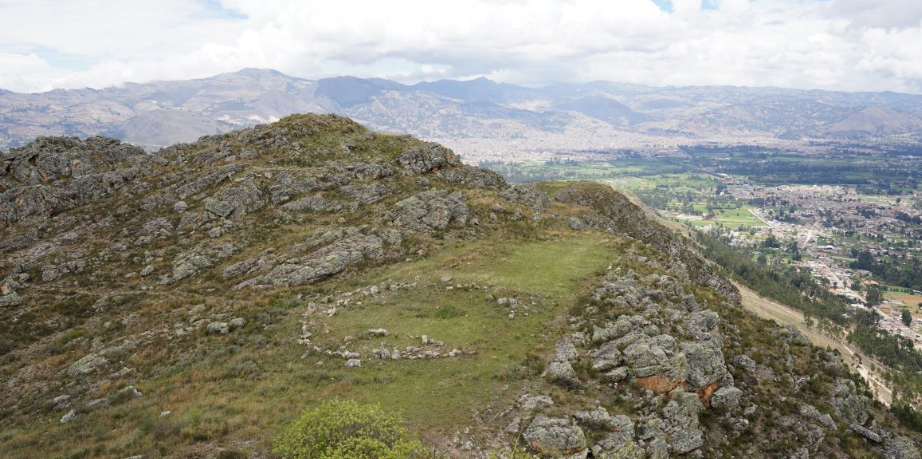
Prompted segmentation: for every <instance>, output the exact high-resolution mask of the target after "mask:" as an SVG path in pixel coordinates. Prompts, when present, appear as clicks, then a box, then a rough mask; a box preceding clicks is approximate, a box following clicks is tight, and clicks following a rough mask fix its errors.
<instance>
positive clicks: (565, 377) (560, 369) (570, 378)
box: [544, 361, 580, 387]
mask: <svg viewBox="0 0 922 459" xmlns="http://www.w3.org/2000/svg"><path fill="white" fill-rule="evenodd" d="M544 377H545V378H547V379H548V381H551V382H553V383H555V384H559V385H562V386H565V387H575V386H578V385H579V384H580V381H579V376H577V375H576V370H574V369H573V365H571V364H570V362H558V361H553V362H551V363H550V364H549V365H548V366H547V369H546V370H544Z"/></svg>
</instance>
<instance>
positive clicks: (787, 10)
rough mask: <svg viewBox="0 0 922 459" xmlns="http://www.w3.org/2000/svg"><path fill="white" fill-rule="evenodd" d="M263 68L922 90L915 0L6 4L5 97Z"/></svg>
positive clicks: (323, 73)
mask: <svg viewBox="0 0 922 459" xmlns="http://www.w3.org/2000/svg"><path fill="white" fill-rule="evenodd" d="M248 67H255V68H270V69H275V70H279V71H281V72H284V73H287V74H289V75H293V76H298V77H303V78H309V79H318V78H324V77H330V76H340V75H352V76H359V77H379V78H388V79H392V80H396V81H401V82H404V83H413V82H417V81H422V80H436V79H442V78H452V79H471V78H478V77H487V78H490V79H492V80H495V81H501V82H507V83H515V84H521V85H528V86H539V85H545V84H550V83H556V82H586V81H593V80H608V81H618V82H627V83H642V84H648V85H654V86H667V85H675V86H685V85H736V86H778V87H788V88H800V89H827V90H845V91H897V92H910V93H922V0H463V1H461V0H387V1H381V0H377V1H376V0H333V1H331V0H323V1H315V0H301V1H298V0H294V1H293V0H288V1H282V0H0V88H3V89H7V90H12V91H17V92H42V91H48V90H52V89H57V88H68V89H69V88H83V87H91V88H103V87H108V86H115V85H119V84H123V83H125V82H142V83H143V82H146V81H152V80H175V79H189V78H204V77H208V76H212V75H215V74H218V73H224V72H233V71H237V70H240V69H242V68H248Z"/></svg>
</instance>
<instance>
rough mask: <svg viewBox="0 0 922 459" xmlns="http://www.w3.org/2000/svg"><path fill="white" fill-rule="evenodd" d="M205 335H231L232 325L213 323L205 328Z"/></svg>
mask: <svg viewBox="0 0 922 459" xmlns="http://www.w3.org/2000/svg"><path fill="white" fill-rule="evenodd" d="M205 333H207V334H209V335H226V334H228V333H230V325H229V324H228V323H227V322H212V323H210V324H208V326H207V327H206V328H205Z"/></svg>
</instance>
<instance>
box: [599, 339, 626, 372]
mask: <svg viewBox="0 0 922 459" xmlns="http://www.w3.org/2000/svg"><path fill="white" fill-rule="evenodd" d="M622 362H624V358H623V357H622V355H621V351H619V350H618V345H617V344H615V343H608V344H606V345H604V346H602V347H600V348H599V349H598V350H596V351H595V352H594V353H593V354H592V369H593V370H595V371H608V370H611V369H612V368H615V367H617V366H618V365H621V363H622Z"/></svg>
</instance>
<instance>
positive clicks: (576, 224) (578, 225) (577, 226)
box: [567, 217, 586, 231]
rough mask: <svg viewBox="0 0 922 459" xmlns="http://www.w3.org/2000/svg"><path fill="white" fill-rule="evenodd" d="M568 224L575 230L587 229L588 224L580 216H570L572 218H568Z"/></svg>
mask: <svg viewBox="0 0 922 459" xmlns="http://www.w3.org/2000/svg"><path fill="white" fill-rule="evenodd" d="M567 226H569V227H570V229H572V230H574V231H581V230H583V229H586V224H585V223H583V221H582V220H580V219H578V218H576V217H570V218H568V219H567Z"/></svg>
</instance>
